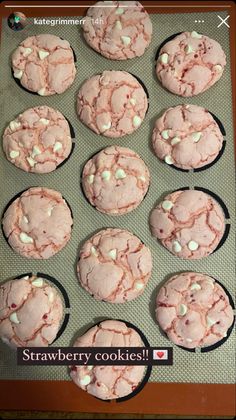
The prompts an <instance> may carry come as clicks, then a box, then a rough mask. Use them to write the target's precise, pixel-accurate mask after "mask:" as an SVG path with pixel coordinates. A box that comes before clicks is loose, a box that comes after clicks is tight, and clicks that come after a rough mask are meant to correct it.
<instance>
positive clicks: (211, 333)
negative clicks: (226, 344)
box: [156, 273, 234, 348]
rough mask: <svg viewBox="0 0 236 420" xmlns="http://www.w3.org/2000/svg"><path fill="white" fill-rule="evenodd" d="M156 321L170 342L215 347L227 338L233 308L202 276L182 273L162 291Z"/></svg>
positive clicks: (212, 280)
mask: <svg viewBox="0 0 236 420" xmlns="http://www.w3.org/2000/svg"><path fill="white" fill-rule="evenodd" d="M156 318H157V322H158V324H159V325H160V327H161V328H162V329H163V330H164V331H165V333H166V334H167V336H168V338H169V339H170V340H171V341H172V342H173V343H175V344H177V345H179V346H183V347H186V348H196V347H206V346H211V345H213V344H215V343H217V342H218V341H220V340H222V339H223V338H224V337H226V336H227V331H228V329H229V328H230V327H231V325H232V323H233V321H234V313H233V308H232V306H231V305H230V303H229V298H228V296H227V294H226V293H225V291H224V290H223V288H222V287H221V286H220V285H219V284H218V283H217V282H216V281H215V280H214V279H213V278H211V277H209V276H207V275H206V274H200V273H181V274H178V275H176V276H173V277H171V278H170V279H169V280H168V281H167V282H166V283H165V284H164V286H162V287H161V289H160V291H159V293H158V295H157V299H156Z"/></svg>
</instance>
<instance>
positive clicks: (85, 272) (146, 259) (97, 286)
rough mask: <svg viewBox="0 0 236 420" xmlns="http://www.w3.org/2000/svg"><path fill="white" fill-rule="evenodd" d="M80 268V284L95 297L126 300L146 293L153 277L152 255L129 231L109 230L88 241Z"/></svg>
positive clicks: (106, 299)
mask: <svg viewBox="0 0 236 420" xmlns="http://www.w3.org/2000/svg"><path fill="white" fill-rule="evenodd" d="M77 271H78V277H79V280H80V283H81V285H82V286H83V287H84V288H85V290H87V291H88V292H89V293H90V294H91V295H93V297H94V298H95V299H98V300H104V301H106V302H111V303H123V302H126V301H130V300H132V299H135V298H136V297H137V296H139V295H141V294H142V293H143V291H144V288H145V286H146V284H147V282H148V280H149V278H150V276H151V271H152V256H151V252H150V250H149V248H148V247H146V246H145V245H144V244H143V243H142V242H141V241H140V239H139V238H137V236H135V235H133V234H132V233H130V232H128V231H127V230H122V229H106V230H102V231H100V232H98V233H97V234H96V235H94V236H93V237H92V238H90V239H89V240H88V241H86V242H85V244H84V245H83V247H82V249H81V251H80V257H79V261H78V265H77Z"/></svg>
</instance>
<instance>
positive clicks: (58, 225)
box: [2, 187, 73, 259]
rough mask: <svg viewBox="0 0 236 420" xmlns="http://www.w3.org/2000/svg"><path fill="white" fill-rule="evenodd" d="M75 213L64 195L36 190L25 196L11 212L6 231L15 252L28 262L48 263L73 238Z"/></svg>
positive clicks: (4, 227) (4, 219)
mask: <svg viewBox="0 0 236 420" xmlns="http://www.w3.org/2000/svg"><path fill="white" fill-rule="evenodd" d="M72 224H73V220H72V217H71V211H70V208H69V206H68V205H67V204H66V202H65V200H64V199H63V197H62V195H61V193H59V192H57V191H54V190H50V189H49V188H41V187H35V188H30V189H28V190H26V191H25V192H23V193H22V194H21V196H20V197H18V198H17V199H15V200H14V201H13V202H12V203H11V204H10V206H9V207H8V208H7V210H6V212H5V213H4V216H3V221H2V225H3V231H4V233H5V236H6V238H7V240H8V243H9V245H10V246H11V247H12V249H13V250H14V251H15V252H17V253H19V254H20V255H22V256H23V257H26V258H34V259H47V258H50V257H52V256H53V255H55V254H56V253H57V252H59V251H60V250H61V249H62V248H64V246H65V245H66V244H67V242H68V241H69V240H70V237H71V227H72Z"/></svg>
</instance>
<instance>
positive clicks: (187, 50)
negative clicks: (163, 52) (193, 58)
mask: <svg viewBox="0 0 236 420" xmlns="http://www.w3.org/2000/svg"><path fill="white" fill-rule="evenodd" d="M184 50H185V52H186V54H191V53H192V52H194V49H193V47H192V46H191V45H186V47H185V49H184Z"/></svg>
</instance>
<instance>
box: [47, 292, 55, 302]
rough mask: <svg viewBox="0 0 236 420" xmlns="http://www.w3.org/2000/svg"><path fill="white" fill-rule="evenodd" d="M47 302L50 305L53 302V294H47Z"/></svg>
mask: <svg viewBox="0 0 236 420" xmlns="http://www.w3.org/2000/svg"><path fill="white" fill-rule="evenodd" d="M48 300H49V302H50V303H52V302H53V301H54V293H53V292H50V293H49V295H48Z"/></svg>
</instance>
